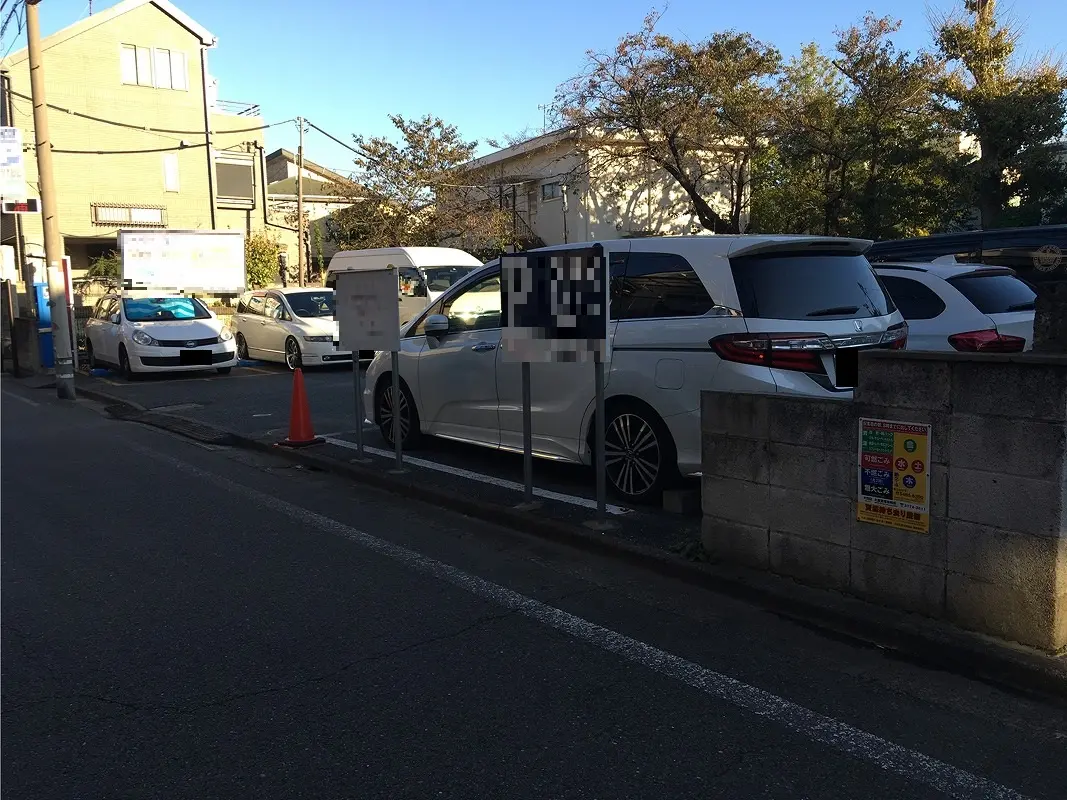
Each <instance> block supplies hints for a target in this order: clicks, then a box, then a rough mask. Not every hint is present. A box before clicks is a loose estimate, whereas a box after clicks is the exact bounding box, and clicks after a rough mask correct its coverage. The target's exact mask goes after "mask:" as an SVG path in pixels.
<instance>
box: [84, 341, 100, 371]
mask: <svg viewBox="0 0 1067 800" xmlns="http://www.w3.org/2000/svg"><path fill="white" fill-rule="evenodd" d="M85 363H86V366H88V367H89V372H92V371H93V370H94V369H96V368H97V366H99V365H98V364H97V363H96V353H94V352H93V343H92V342H90V341H89V340H88V339H86V340H85Z"/></svg>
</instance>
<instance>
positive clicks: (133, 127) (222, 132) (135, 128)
mask: <svg viewBox="0 0 1067 800" xmlns="http://www.w3.org/2000/svg"><path fill="white" fill-rule="evenodd" d="M11 95H12V96H13V97H18V98H21V99H22V100H29V101H30V102H33V98H32V97H29V96H28V95H25V94H22V93H21V92H14V91H13V92H11ZM47 105H48V107H49V108H51V109H53V110H55V111H62V112H63V113H65V114H70V115H72V116H75V117H81V118H82V119H88V120H92V121H93V122H100V123H103V124H104V125H114V126H115V127H117V128H127V129H129V130H133V131H144V132H145V133H176V134H180V135H184V136H203V135H204V130H203V128H201V129H200V130H197V131H180V130H173V129H170V128H150V127H148V126H147V125H134V124H132V123H129V122H120V121H118V120H115V119H104V118H103V117H95V116H93V115H92V114H85V113H83V112H81V111H75V110H74V109H71V108H64V107H63V106H57V105H54V104H53V103H48V104H47ZM290 122H294V120H291V119H285V120H282V121H281V122H271V123H270V124H268V125H259V126H257V127H255V128H237V129H235V130H229V129H218V130H214V131H212V133H216V134H219V135H220V136H228V135H230V134H233V133H251V132H252V131H262V130H266V129H267V128H273V127H275V126H277V125H288V124H289V123H290Z"/></svg>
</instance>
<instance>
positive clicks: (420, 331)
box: [405, 300, 444, 338]
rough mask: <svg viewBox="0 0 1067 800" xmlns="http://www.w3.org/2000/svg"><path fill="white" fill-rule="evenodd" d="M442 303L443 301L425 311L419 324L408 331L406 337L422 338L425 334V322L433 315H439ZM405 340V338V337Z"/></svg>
mask: <svg viewBox="0 0 1067 800" xmlns="http://www.w3.org/2000/svg"><path fill="white" fill-rule="evenodd" d="M443 303H444V301H443V300H439V301H437V302H436V303H434V304H433V305H432V306H431V307H429V308H427V309H426V313H425V314H423V315H422V319H420V320H419V324H418V325H416V326H415V327H414V328H412V329H411V330H410V331H408V337H411V336H424V335H425V334H426V320H428V319H429V318H430V317H432V316H433V315H434V314H440V313H441V306H442V304H443ZM405 338H407V337H405Z"/></svg>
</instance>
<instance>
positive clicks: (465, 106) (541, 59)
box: [4, 0, 1067, 171]
mask: <svg viewBox="0 0 1067 800" xmlns="http://www.w3.org/2000/svg"><path fill="white" fill-rule="evenodd" d="M175 4H176V5H177V6H178V7H180V8H181V9H182V10H184V11H185V12H186V13H187V14H189V15H190V16H191V17H193V18H194V19H196V20H197V21H198V22H199V23H200V24H202V25H203V26H204V27H206V28H207V29H208V30H210V31H211V32H212V33H214V34H215V35H216V36H217V37H218V39H219V45H218V48H217V49H216V50H214V51H213V52H212V53H211V55H210V66H211V71H212V73H213V74H214V75H215V76H216V77H217V78H218V79H219V84H220V88H219V96H220V97H221V98H223V99H228V100H240V101H245V102H250V103H258V104H259V105H260V106H261V107H262V109H263V116H264V117H265V119H266V121H267V122H275V121H280V120H283V119H288V118H290V117H295V116H297V115H303V116H304V117H306V118H307V119H309V120H311V121H312V122H314V123H315V124H316V125H318V126H319V127H321V128H324V129H325V130H327V131H329V132H330V133H332V134H334V135H335V136H337V137H338V138H340V139H342V140H344V141H346V142H347V141H350V140H351V134H352V133H354V132H359V133H364V134H369V135H380V134H384V135H390V134H391V133H392V132H393V128H392V126H391V125H390V123H389V120H388V117H387V115H388V114H390V113H396V114H401V115H404V116H409V117H410V116H418V115H422V114H427V113H428V114H434V115H437V116H440V117H442V118H443V119H445V120H446V121H448V122H450V123H452V124H455V125H457V126H458V127H459V129H460V131H461V132H462V133H463V134H464V136H465V137H466V138H468V139H478V140H480V141H483V142H484V140H485V139H487V138H492V137H499V136H501V135H503V134H511V133H517V132H520V131H523V130H526V129H531V130H533V129H538V128H540V126H541V124H542V112H541V111H540V110H538V105H542V104H546V103H549V102H551V100H552V97H553V92H554V89H555V87H556V86H557V85H558V84H559V83H560V82H561V81H563V80H565V79H567V78H568V77H570V76H572V75H573V74H574V73H575V72H576V71H577V70H578V69H579V68H580V67H581V65H582V63H583V61H584V53H585V51H586V49H589V48H593V49H598V50H599V49H604V48H609V47H612V46H613V45H614V44H615V43H616V42H617V40H618V39H619V37H620V36H622V35H623V34H625V33H626V32H628V31H632V30H634V29H636V28H637V27H639V26H640V24H641V21H642V19H643V18H644V16H645V14H646V13H647V12H648V11H649V10H650V9H651V8H653V7H656V8H663V7H664V4H663V2H662V0H660V2H658V3H657V2H656V1H655V0H534V2H533V3H520V2H508V0H503V2H501V0H494V2H488V0H470V1H469V2H457V1H456V0H388V1H387V2H380V0H379V1H378V2H376V1H375V0H298V1H297V2H292V0H225V1H223V0H175ZM108 5H110V3H108V2H106V0H103V1H102V0H95V3H94V6H95V9H96V10H99V9H101V8H104V7H106V6H108ZM953 5H954V2H953V0H853V1H852V2H849V1H848V0H819V2H816V3H797V2H791V1H790V0H761V2H750V3H726V2H709V0H672V1H671V2H670V3H669V5H667V6H666V11H665V13H664V16H663V19H662V21H661V22H660V25H659V28H660V30H662V31H663V32H664V33H667V34H669V35H671V36H674V37H687V38H689V39H691V40H694V41H696V40H700V39H703V38H705V37H707V36H708V35H709V34H710V33H712V32H714V31H718V30H727V29H737V30H747V31H749V32H751V33H752V34H753V35H755V36H756V37H757V38H759V39H762V40H763V41H766V42H769V43H773V44H774V45H776V46H777V47H778V48H779V49H780V50H782V52H783V53H785V54H786V55H787V56H789V55H792V54H795V53H796V52H797V51H798V50H799V48H800V47H801V45H803V44H804V43H806V42H809V41H817V42H819V43H820V44H822V45H824V46H826V47H828V48H829V47H832V44H833V41H834V35H833V31H834V29H835V28H839V27H847V26H848V25H850V24H852V23H853V22H855V21H858V20H859V19H861V18H862V16H863V14H864V13H865V12H866V11H868V10H870V11H873V12H875V13H877V14H892V15H894V16H896V17H897V18H899V19H901V20H902V21H903V23H904V25H903V28H902V30H901V32H900V34H899V35H898V37H897V38H896V42H897V44H898V46H899V47H901V48H904V49H909V50H915V49H918V48H921V47H925V46H928V44H929V41H930V33H929V23H928V18H929V10H930V9H933V10H935V11H938V10H944V9H948V8H952V7H953ZM1002 6H1004V7H1006V8H1007V9H1008V10H1009V11H1010V12H1011V13H1012V14H1013V16H1014V17H1015V18H1016V19H1018V20H1019V21H1020V23H1022V25H1023V27H1024V29H1025V33H1024V36H1023V40H1022V42H1021V47H1022V49H1023V51H1024V52H1025V53H1031V54H1037V53H1040V52H1045V51H1053V52H1055V53H1059V54H1067V3H1065V2H1063V0H1009V2H1007V3H1002ZM87 13H88V3H87V2H86V0H47V2H45V3H41V20H42V28H43V30H44V32H45V33H46V34H47V33H50V32H52V31H55V30H58V29H59V28H62V27H65V26H66V25H69V24H71V23H73V22H75V21H77V20H78V19H80V18H81V17H82V16H85V15H86V14H87ZM10 36H11V34H10V31H9V33H8V37H7V39H8V40H7V41H5V42H4V49H7V46H8V44H10ZM16 46H17V47H21V46H22V42H19V44H18V45H16ZM267 145H268V147H269V148H270V149H275V148H277V147H287V148H290V149H294V150H295V146H296V126H295V125H291V126H284V127H279V128H272V129H271V130H269V131H268V132H267ZM305 148H306V155H307V157H308V158H309V159H311V160H313V161H316V162H318V163H320V164H322V165H324V166H327V167H333V168H340V169H343V170H345V171H347V170H348V169H349V168H350V166H351V159H350V154H349V153H348V151H346V150H345V149H344V148H342V147H340V146H338V145H336V144H334V143H333V142H330V141H329V140H328V139H326V138H324V137H322V136H320V135H319V134H317V133H315V132H314V131H312V132H310V133H309V134H307V136H306V140H305ZM485 149H486V148H484V147H483V148H482V150H483V151H484V150H485Z"/></svg>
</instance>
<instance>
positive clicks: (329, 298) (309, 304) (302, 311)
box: [285, 291, 334, 317]
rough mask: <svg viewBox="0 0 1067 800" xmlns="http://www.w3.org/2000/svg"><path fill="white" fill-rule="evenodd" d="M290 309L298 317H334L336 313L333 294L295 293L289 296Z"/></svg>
mask: <svg viewBox="0 0 1067 800" xmlns="http://www.w3.org/2000/svg"><path fill="white" fill-rule="evenodd" d="M285 299H286V300H288V301H289V307H290V308H292V309H293V313H294V314H296V315H297V316H298V317H332V316H333V311H334V298H333V292H323V291H318V292H293V293H291V294H287V295H286V296H285Z"/></svg>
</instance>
